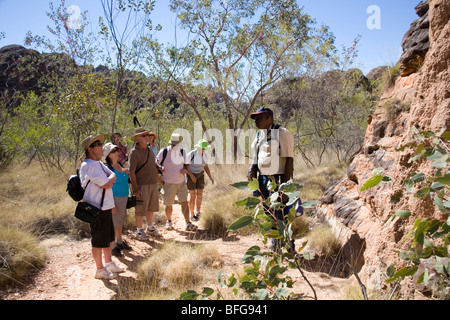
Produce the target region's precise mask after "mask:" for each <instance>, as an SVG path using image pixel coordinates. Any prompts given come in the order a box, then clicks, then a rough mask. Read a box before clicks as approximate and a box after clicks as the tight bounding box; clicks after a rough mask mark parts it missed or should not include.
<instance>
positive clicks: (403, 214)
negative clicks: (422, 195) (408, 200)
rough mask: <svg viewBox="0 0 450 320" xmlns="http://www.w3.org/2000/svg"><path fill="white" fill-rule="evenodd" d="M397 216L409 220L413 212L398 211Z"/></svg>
mask: <svg viewBox="0 0 450 320" xmlns="http://www.w3.org/2000/svg"><path fill="white" fill-rule="evenodd" d="M395 215H396V216H397V217H400V218H408V217H409V216H411V211H408V210H398V211H395Z"/></svg>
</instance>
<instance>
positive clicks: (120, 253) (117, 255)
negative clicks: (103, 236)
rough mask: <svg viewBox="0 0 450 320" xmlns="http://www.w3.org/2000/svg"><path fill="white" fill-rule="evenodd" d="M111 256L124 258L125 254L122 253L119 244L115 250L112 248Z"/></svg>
mask: <svg viewBox="0 0 450 320" xmlns="http://www.w3.org/2000/svg"><path fill="white" fill-rule="evenodd" d="M111 254H112V255H113V256H115V257H122V256H123V253H122V251H120V247H119V245H118V244H116V245H115V246H114V248H112V250H111Z"/></svg>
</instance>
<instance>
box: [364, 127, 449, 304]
mask: <svg viewBox="0 0 450 320" xmlns="http://www.w3.org/2000/svg"><path fill="white" fill-rule="evenodd" d="M414 133H415V140H416V141H415V142H413V143H411V144H409V145H405V146H402V147H400V148H399V150H404V149H405V148H406V147H414V148H415V152H414V154H413V156H412V157H411V158H410V159H409V162H410V163H412V162H416V161H421V162H422V163H425V161H426V163H428V164H429V169H432V171H431V173H427V174H425V173H423V172H412V173H411V174H410V175H409V176H410V177H409V178H408V179H406V180H404V181H403V185H404V187H405V189H406V192H407V193H408V194H413V195H414V197H415V198H417V199H424V198H428V199H430V200H433V203H434V206H435V212H440V213H441V216H442V217H444V218H438V216H439V215H433V216H432V217H422V215H421V213H420V212H418V213H413V212H410V211H409V210H398V211H396V212H395V213H394V214H393V215H392V216H391V218H390V219H389V220H388V222H387V223H389V222H391V221H392V220H393V219H394V218H395V217H399V218H401V219H407V218H409V217H412V216H419V217H418V218H416V220H415V221H414V224H413V227H412V229H411V231H410V233H409V234H408V235H407V236H406V237H405V241H406V240H408V239H409V238H411V237H412V244H411V245H410V246H409V249H408V250H407V251H404V250H401V251H397V252H398V254H399V257H400V258H401V259H402V260H404V261H405V262H406V266H404V267H402V268H400V269H399V270H395V267H394V266H389V268H388V270H387V275H388V279H387V282H388V283H390V282H397V281H401V280H403V279H404V278H405V277H409V276H414V275H416V273H417V271H418V270H420V268H419V267H420V266H421V260H424V259H433V261H435V262H434V266H433V270H432V271H433V272H434V273H435V280H434V281H437V282H438V283H439V285H440V288H441V289H442V288H448V285H449V280H448V279H449V276H450V264H449V263H445V262H443V261H444V260H442V259H441V258H448V257H449V252H448V246H449V245H450V218H449V217H448V216H449V213H450V196H449V190H450V169H449V163H450V153H449V150H450V149H449V147H448V145H447V144H448V142H449V141H450V132H444V130H442V131H440V132H439V133H437V134H436V133H433V132H431V131H424V132H419V131H418V130H415V131H414ZM382 174H383V172H382V171H380V170H379V171H378V174H377V175H375V176H374V177H372V178H370V179H369V180H368V181H366V183H365V184H364V185H363V187H362V188H361V191H363V190H367V189H369V188H372V187H374V186H376V185H377V184H378V183H380V182H381V181H382V180H383V179H384V178H385V177H386V176H383V175H382ZM375 177H376V179H374V178H375ZM380 177H381V178H380ZM388 180H390V179H388ZM445 217H446V218H445ZM432 271H431V270H429V269H428V268H425V269H424V270H423V271H422V272H421V274H419V275H418V278H417V283H425V284H428V282H429V280H430V273H431V272H432ZM443 290H444V289H443ZM443 295H444V296H446V297H447V298H448V295H449V293H448V292H446V291H445V290H444V291H443Z"/></svg>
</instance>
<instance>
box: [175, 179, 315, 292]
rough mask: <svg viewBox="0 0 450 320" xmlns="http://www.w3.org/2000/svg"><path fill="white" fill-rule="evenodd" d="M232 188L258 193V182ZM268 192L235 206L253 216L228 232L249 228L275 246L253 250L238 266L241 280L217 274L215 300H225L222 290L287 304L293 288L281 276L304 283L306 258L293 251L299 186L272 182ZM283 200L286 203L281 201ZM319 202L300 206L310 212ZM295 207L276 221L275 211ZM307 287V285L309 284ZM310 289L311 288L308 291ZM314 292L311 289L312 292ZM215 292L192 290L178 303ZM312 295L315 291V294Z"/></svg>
mask: <svg viewBox="0 0 450 320" xmlns="http://www.w3.org/2000/svg"><path fill="white" fill-rule="evenodd" d="M232 186H234V187H236V188H238V189H240V190H247V191H256V190H259V184H258V180H257V179H253V180H252V181H250V182H238V183H234V184H233V185H232ZM268 186H269V189H270V190H271V196H270V197H269V198H268V199H266V200H262V199H260V198H256V197H248V198H246V199H244V200H240V201H237V202H236V205H237V206H243V207H245V208H247V209H248V210H252V211H253V212H252V213H251V214H249V215H245V216H242V217H241V218H239V219H237V220H236V221H235V222H234V223H232V224H231V225H230V226H229V228H228V231H235V230H238V229H241V228H244V227H246V226H249V225H251V224H255V225H257V227H258V232H259V234H260V235H262V236H263V241H264V243H266V242H267V240H269V239H271V240H274V241H275V243H276V245H275V246H273V247H272V250H271V251H268V252H263V251H262V250H261V247H259V246H253V247H251V248H249V249H248V250H247V252H246V253H245V254H244V256H243V258H242V260H241V262H242V263H244V264H245V265H246V267H245V268H244V273H245V275H243V276H242V277H240V278H236V276H235V274H232V275H231V276H230V277H229V278H228V279H227V280H222V272H221V273H219V276H218V281H219V288H218V289H217V296H216V298H217V299H224V295H223V293H222V291H221V290H223V289H229V290H231V291H232V293H233V294H234V295H235V296H236V297H237V298H250V299H257V300H267V299H271V300H286V299H290V298H292V295H291V292H290V291H289V289H291V288H292V286H293V283H294V282H293V280H292V278H291V277H289V276H286V275H284V273H285V272H286V271H287V270H288V269H289V268H294V269H297V270H299V271H300V273H301V274H302V276H303V277H304V279H305V280H306V281H307V279H306V277H305V275H304V273H303V272H302V270H301V269H300V264H301V259H302V258H304V259H307V258H308V256H306V255H305V256H303V257H302V258H301V257H300V255H299V253H300V252H301V251H302V249H303V248H304V247H302V248H300V249H299V250H298V251H296V250H295V249H294V247H293V240H294V234H293V229H292V223H293V222H294V219H295V217H296V210H297V208H298V206H299V204H298V202H297V200H298V197H299V192H298V189H299V188H301V186H300V185H298V184H295V183H293V182H292V181H288V182H286V183H282V184H281V185H280V186H279V187H278V186H277V185H276V183H275V182H274V181H270V182H269V183H268ZM281 199H285V201H283V202H282V201H281ZM317 203H318V201H308V202H305V203H304V204H302V206H303V207H304V208H311V207H313V206H314V205H315V204H317ZM293 204H295V205H294V206H293V207H292V209H291V210H290V211H289V214H287V215H286V216H285V217H284V218H283V219H277V217H276V215H275V211H276V210H282V209H283V208H284V207H286V206H289V205H293ZM308 283H309V282H308ZM311 288H312V287H311ZM312 290H313V291H314V288H312ZM214 292H216V291H215V290H214V289H212V288H203V291H202V292H201V293H197V292H196V291H194V290H188V291H186V292H183V293H181V295H180V299H183V300H190V299H193V300H195V299H198V298H201V299H209V298H210V297H211V296H212V295H213V294H214ZM314 295H315V291H314Z"/></svg>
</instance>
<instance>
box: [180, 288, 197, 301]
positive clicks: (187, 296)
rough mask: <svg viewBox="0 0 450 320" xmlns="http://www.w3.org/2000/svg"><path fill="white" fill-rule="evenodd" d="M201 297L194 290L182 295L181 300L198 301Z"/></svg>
mask: <svg viewBox="0 0 450 320" xmlns="http://www.w3.org/2000/svg"><path fill="white" fill-rule="evenodd" d="M199 296H200V295H199V294H198V293H197V292H195V291H194V290H187V291H185V292H182V293H181V294H180V298H179V299H180V300H196V299H197V298H198V297H199Z"/></svg>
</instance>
